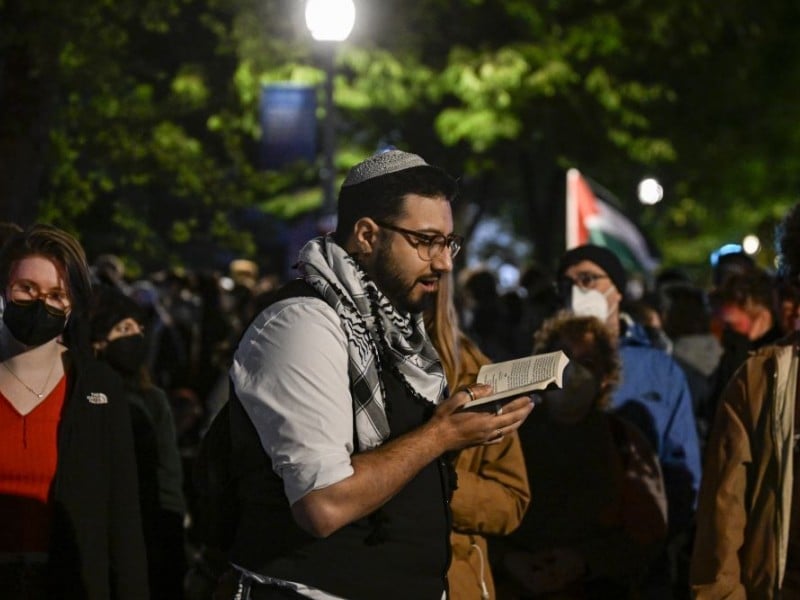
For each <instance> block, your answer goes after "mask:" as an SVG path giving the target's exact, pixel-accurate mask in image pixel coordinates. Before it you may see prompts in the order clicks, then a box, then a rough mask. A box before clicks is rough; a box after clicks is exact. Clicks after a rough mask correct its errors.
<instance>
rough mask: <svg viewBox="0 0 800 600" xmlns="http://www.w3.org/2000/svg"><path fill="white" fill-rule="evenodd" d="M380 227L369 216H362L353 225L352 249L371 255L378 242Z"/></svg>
mask: <svg viewBox="0 0 800 600" xmlns="http://www.w3.org/2000/svg"><path fill="white" fill-rule="evenodd" d="M379 230H380V227H379V226H378V224H377V223H375V221H373V220H372V219H370V218H369V217H362V218H360V219H359V220H358V221H356V224H355V225H354V226H353V238H352V241H353V249H352V251H354V252H356V253H358V254H363V255H365V256H369V255H370V254H372V253H373V252H374V251H375V248H376V247H377V244H378V231H379Z"/></svg>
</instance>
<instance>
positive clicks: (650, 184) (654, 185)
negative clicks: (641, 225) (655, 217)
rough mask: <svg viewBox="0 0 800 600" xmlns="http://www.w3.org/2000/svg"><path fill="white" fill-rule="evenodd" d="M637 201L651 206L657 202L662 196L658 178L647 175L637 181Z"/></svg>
mask: <svg viewBox="0 0 800 600" xmlns="http://www.w3.org/2000/svg"><path fill="white" fill-rule="evenodd" d="M637 191H638V195H639V202H641V203H642V204H647V205H648V206H652V205H653V204H658V203H659V202H661V199H662V198H663V197H664V188H663V187H661V184H660V183H658V180H656V179H653V178H652V177H648V178H647V179H642V180H641V181H640V182H639V187H638V190H637Z"/></svg>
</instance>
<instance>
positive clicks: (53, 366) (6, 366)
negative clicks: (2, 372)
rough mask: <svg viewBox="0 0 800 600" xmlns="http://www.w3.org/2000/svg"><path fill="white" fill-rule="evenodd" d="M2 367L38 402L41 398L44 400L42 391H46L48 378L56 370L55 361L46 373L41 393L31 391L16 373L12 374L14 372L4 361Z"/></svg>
mask: <svg viewBox="0 0 800 600" xmlns="http://www.w3.org/2000/svg"><path fill="white" fill-rule="evenodd" d="M3 366H4V367H5V368H6V371H8V372H9V373H11V375H12V376H13V377H14V379H16V380H17V381H19V382H20V383H21V384H22V386H23V387H24V388H25V389H26V390H28V391H29V392H30V393H31V394H33V395H34V396H36V397H37V398H38V399H39V400H41V399H42V398H44V391H45V390H46V389H47V383H48V382H49V381H50V376H51V375H52V374H53V369H55V368H56V361H53V365H52V366H51V367H50V371H49V372H48V373H47V379H45V380H44V385H43V386H42V391H41V392H37V391H36V390H35V389H33V388H32V387H31V386H29V385H28V384H27V383H25V382H24V381H22V379H20V378H19V376H18V375H17V374H16V373H14V371H12V370H11V367H9V366H8V363H6V362H5V361H3Z"/></svg>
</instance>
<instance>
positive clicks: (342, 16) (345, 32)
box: [306, 0, 356, 42]
mask: <svg viewBox="0 0 800 600" xmlns="http://www.w3.org/2000/svg"><path fill="white" fill-rule="evenodd" d="M355 22H356V7H355V5H354V4H353V0H307V1H306V27H308V30H309V31H310V32H311V35H312V37H313V38H314V39H315V40H317V41H319V42H342V41H344V40H346V39H347V36H349V35H350V32H351V31H353V25H354V24H355Z"/></svg>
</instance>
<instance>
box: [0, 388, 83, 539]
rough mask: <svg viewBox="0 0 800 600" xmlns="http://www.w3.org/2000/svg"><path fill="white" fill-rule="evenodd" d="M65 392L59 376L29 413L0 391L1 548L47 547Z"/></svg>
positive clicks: (65, 389)
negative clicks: (53, 386)
mask: <svg viewBox="0 0 800 600" xmlns="http://www.w3.org/2000/svg"><path fill="white" fill-rule="evenodd" d="M66 391H67V385H66V377H62V378H61V380H60V381H59V382H58V385H56V387H55V388H54V389H53V391H52V392H50V394H49V395H48V396H47V397H46V398H45V399H44V400H43V401H42V402H41V403H39V405H38V406H36V408H34V409H33V410H32V411H31V412H29V413H28V414H27V415H21V414H19V413H18V412H17V410H16V409H15V408H14V407H13V406H12V404H11V403H10V402H9V401H8V398H6V397H5V396H4V395H3V394H2V393H0V515H2V519H1V520H0V552H46V551H47V547H48V539H49V533H50V502H49V500H50V498H49V495H50V486H51V485H52V483H53V478H54V477H55V474H56V462H57V459H58V447H57V440H58V423H59V421H60V420H61V410H62V408H63V406H64V399H65V396H66Z"/></svg>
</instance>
